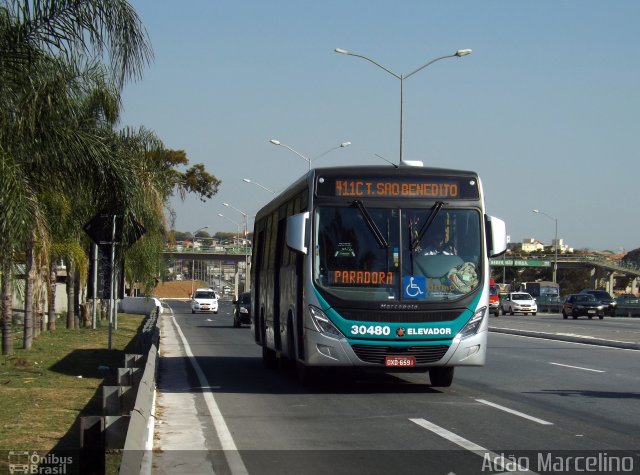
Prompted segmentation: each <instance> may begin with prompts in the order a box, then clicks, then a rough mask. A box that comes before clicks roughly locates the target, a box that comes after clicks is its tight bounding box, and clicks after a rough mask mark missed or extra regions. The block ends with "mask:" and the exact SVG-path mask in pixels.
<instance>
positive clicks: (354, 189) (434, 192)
mask: <svg viewBox="0 0 640 475" xmlns="http://www.w3.org/2000/svg"><path fill="white" fill-rule="evenodd" d="M317 188H318V194H319V195H321V196H335V197H341V198H422V199H447V200H456V199H478V197H479V192H478V184H477V180H476V179H474V178H471V177H451V178H447V177H428V176H419V177H401V178H396V177H340V176H337V177H330V178H324V177H320V178H318V187H317Z"/></svg>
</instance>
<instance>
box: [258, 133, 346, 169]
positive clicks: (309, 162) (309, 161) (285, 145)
mask: <svg viewBox="0 0 640 475" xmlns="http://www.w3.org/2000/svg"><path fill="white" fill-rule="evenodd" d="M269 142H271V143H272V144H273V145H279V146H281V147H284V148H286V149H288V150H291V151H292V152H293V153H295V154H296V155H297V156H298V157H300V158H302V159H303V160H304V161H305V162H307V164H308V165H309V170H311V162H312V161H314V160H317V159H318V158H320V157H324V156H325V155H326V154H328V153H329V152H331V151H333V150H336V149H338V148H345V147H348V146H349V145H351V142H342V143H341V144H339V145H336V146H335V147H331V148H330V149H328V150H326V151H324V152H322V153H321V154H320V155H318V156H317V157H314V158H311V159H309V158H307V157H305V156H304V155H302V154H301V153H300V152H298V151H296V150H294V149H293V148H291V147H289V146H288V145H287V144H284V143H282V142H280V141H279V140H276V139H271V140H269Z"/></svg>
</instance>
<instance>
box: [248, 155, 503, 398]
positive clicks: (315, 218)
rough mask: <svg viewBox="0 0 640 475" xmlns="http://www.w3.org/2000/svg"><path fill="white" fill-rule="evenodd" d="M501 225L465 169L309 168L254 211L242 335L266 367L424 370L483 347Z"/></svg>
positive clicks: (438, 372)
mask: <svg viewBox="0 0 640 475" xmlns="http://www.w3.org/2000/svg"><path fill="white" fill-rule="evenodd" d="M505 249H506V232H505V223H504V221H502V220H500V219H497V218H494V217H491V216H488V215H487V214H485V208H484V199H483V192H482V185H481V182H480V179H479V177H478V175H477V174H476V173H474V172H469V171H459V170H447V169H439V168H423V167H407V166H401V167H398V168H392V167H386V166H384V167H380V166H360V167H335V168H318V169H312V170H310V171H309V172H308V174H306V175H304V176H303V177H301V178H300V179H299V180H298V181H297V182H295V183H294V184H292V185H291V186H290V187H289V188H287V189H286V190H285V191H284V192H282V193H281V194H279V195H278V196H276V197H275V198H274V199H273V200H272V201H271V202H270V203H268V204H267V205H266V206H265V207H263V208H262V209H261V210H260V211H259V212H258V214H257V215H256V218H255V227H254V243H253V255H252V295H251V299H252V301H251V305H252V309H253V311H252V331H253V336H254V338H255V341H256V342H257V343H258V345H260V346H262V356H263V361H264V363H265V365H266V366H274V365H275V364H276V362H277V360H278V358H282V359H285V360H288V361H289V362H291V363H294V364H295V365H296V366H297V368H298V372H299V375H300V376H301V379H302V380H303V381H308V380H309V379H311V378H312V377H313V376H312V374H313V370H314V369H315V368H318V367H323V368H329V369H330V368H337V367H353V368H355V367H357V368H365V369H372V370H375V369H379V370H384V371H389V372H402V371H420V372H428V373H429V377H430V381H431V384H432V385H433V386H442V387H446V386H449V385H450V384H451V382H452V380H453V373H454V368H455V366H481V365H483V364H484V362H485V354H486V349H487V331H488V330H487V327H488V318H489V310H488V307H489V304H488V300H489V278H490V275H489V258H490V257H492V256H496V255H499V254H501V253H503V252H504V251H505Z"/></svg>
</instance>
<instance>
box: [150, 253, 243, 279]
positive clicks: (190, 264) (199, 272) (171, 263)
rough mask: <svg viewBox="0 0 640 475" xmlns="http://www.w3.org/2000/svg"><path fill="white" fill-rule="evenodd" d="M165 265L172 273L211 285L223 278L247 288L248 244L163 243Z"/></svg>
mask: <svg viewBox="0 0 640 475" xmlns="http://www.w3.org/2000/svg"><path fill="white" fill-rule="evenodd" d="M162 257H163V259H164V262H165V267H166V268H173V269H174V273H175V274H183V275H184V274H186V275H187V276H188V277H189V278H193V279H195V280H201V281H203V282H207V283H208V284H209V285H211V286H215V285H216V284H218V286H219V287H222V283H223V281H228V282H234V281H235V282H237V284H239V285H240V286H241V288H243V289H244V288H246V289H248V288H249V286H247V285H246V282H247V281H248V280H249V271H250V262H251V246H247V247H245V246H226V247H222V246H215V247H199V248H196V249H195V250H194V249H184V248H182V247H181V246H176V247H167V248H165V250H164V251H163V252H162Z"/></svg>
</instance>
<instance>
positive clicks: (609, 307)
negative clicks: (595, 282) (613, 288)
mask: <svg viewBox="0 0 640 475" xmlns="http://www.w3.org/2000/svg"><path fill="white" fill-rule="evenodd" d="M580 293H581V294H591V295H593V296H594V297H595V298H596V300H599V301H600V302H602V303H603V304H604V306H605V313H606V314H607V315H609V316H611V317H615V316H616V307H617V305H618V302H616V301H615V300H614V299H613V297H611V295H609V292H607V291H606V290H601V289H600V290H593V289H584V290H582V291H580Z"/></svg>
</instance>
